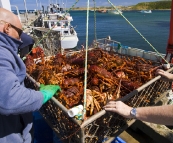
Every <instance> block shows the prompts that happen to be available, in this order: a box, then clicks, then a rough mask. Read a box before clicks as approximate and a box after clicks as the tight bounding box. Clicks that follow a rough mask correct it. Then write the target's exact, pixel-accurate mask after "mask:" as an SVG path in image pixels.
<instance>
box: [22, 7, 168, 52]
mask: <svg viewBox="0 0 173 143" xmlns="http://www.w3.org/2000/svg"><path fill="white" fill-rule="evenodd" d="M31 11H33V10H31ZM20 12H25V11H24V10H21V11H20ZM170 13H171V11H170V10H153V11H152V13H149V14H144V13H140V12H139V11H123V15H124V16H125V18H126V19H127V20H128V21H130V23H132V24H133V26H134V27H135V28H136V29H137V30H138V31H139V32H140V33H141V34H142V35H143V36H144V37H145V38H146V39H147V40H148V41H149V42H150V43H151V45H153V46H154V48H156V49H157V50H158V51H159V52H160V53H166V47H167V42H168V38H169V28H170ZM70 14H71V16H72V17H73V21H72V22H71V24H72V26H73V27H75V30H76V32H77V34H78V38H79V43H78V48H80V47H81V44H84V45H85V44H86V23H87V22H86V19H87V12H86V11H70ZM94 24H95V19H94V12H93V11H90V12H89V31H88V32H89V33H88V44H89V45H90V44H91V43H92V41H93V40H94V37H95V36H94V35H95V32H94V31H95V30H94ZM96 35H97V39H102V38H106V37H107V36H110V37H111V39H112V40H115V41H118V42H120V43H121V44H122V45H124V46H129V47H133V48H139V49H143V50H147V51H154V50H153V49H152V48H151V46H150V45H149V44H148V43H147V42H146V41H145V40H144V39H143V38H142V37H141V36H140V35H139V34H138V33H137V32H136V31H135V30H134V29H133V28H132V26H131V25H130V24H129V23H128V22H127V21H126V20H125V19H124V18H123V17H122V16H121V15H115V14H111V13H98V12H96Z"/></svg>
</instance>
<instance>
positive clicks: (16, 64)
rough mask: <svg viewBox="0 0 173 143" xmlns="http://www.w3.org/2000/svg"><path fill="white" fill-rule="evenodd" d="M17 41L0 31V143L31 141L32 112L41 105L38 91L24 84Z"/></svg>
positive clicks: (23, 72) (25, 142)
mask: <svg viewBox="0 0 173 143" xmlns="http://www.w3.org/2000/svg"><path fill="white" fill-rule="evenodd" d="M21 44H22V42H21V41H18V40H16V39H14V38H12V37H10V36H8V35H6V34H4V33H1V32H0V143H31V134H30V130H31V127H32V112H33V111H37V110H39V109H40V107H41V106H42V104H43V95H42V93H41V92H39V91H35V90H31V89H28V88H25V86H24V79H25V76H26V68H25V65H24V63H23V61H22V60H21V59H20V58H19V56H18V54H17V53H18V47H19V46H20V45H21Z"/></svg>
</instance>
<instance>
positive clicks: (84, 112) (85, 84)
mask: <svg viewBox="0 0 173 143" xmlns="http://www.w3.org/2000/svg"><path fill="white" fill-rule="evenodd" d="M86 21H87V23H86V49H85V75H84V105H83V106H84V110H83V117H82V118H83V120H84V118H85V116H86V98H87V97H86V96H87V95H86V88H87V59H88V57H87V56H88V25H89V0H88V3H87V20H86Z"/></svg>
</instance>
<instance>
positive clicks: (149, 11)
mask: <svg viewBox="0 0 173 143" xmlns="http://www.w3.org/2000/svg"><path fill="white" fill-rule="evenodd" d="M139 12H141V13H152V11H151V10H141V11H139Z"/></svg>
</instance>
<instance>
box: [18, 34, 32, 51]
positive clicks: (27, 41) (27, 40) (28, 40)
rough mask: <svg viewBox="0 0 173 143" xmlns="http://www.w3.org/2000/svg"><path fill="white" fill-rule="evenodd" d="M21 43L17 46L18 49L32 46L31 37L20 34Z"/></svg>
mask: <svg viewBox="0 0 173 143" xmlns="http://www.w3.org/2000/svg"><path fill="white" fill-rule="evenodd" d="M20 38H21V41H22V42H23V44H22V45H20V46H19V48H20V49H22V48H25V47H27V46H29V45H32V46H33V45H34V42H35V41H34V40H33V39H32V38H31V36H29V35H27V34H26V33H22V34H21V36H20Z"/></svg>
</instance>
